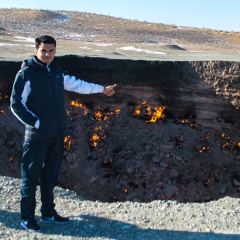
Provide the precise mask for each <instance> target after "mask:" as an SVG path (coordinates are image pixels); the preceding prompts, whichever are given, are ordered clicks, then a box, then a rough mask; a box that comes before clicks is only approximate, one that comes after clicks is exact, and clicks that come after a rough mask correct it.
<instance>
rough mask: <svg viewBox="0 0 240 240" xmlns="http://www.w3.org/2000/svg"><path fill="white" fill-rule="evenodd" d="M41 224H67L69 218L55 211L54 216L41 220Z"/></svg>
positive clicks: (43, 217) (44, 217)
mask: <svg viewBox="0 0 240 240" xmlns="http://www.w3.org/2000/svg"><path fill="white" fill-rule="evenodd" d="M40 221H41V222H45V223H57V224H66V223H69V218H65V217H61V216H60V215H58V213H57V212H56V211H55V210H54V212H53V215H52V216H44V215H42V217H41V218H40Z"/></svg>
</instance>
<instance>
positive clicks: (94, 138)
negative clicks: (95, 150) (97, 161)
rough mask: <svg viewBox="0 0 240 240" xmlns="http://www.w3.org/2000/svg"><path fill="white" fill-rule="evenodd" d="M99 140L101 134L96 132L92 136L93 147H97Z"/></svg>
mask: <svg viewBox="0 0 240 240" xmlns="http://www.w3.org/2000/svg"><path fill="white" fill-rule="evenodd" d="M98 140H99V136H98V135H97V134H96V133H94V134H93V136H92V137H91V141H92V145H93V147H97V141H98Z"/></svg>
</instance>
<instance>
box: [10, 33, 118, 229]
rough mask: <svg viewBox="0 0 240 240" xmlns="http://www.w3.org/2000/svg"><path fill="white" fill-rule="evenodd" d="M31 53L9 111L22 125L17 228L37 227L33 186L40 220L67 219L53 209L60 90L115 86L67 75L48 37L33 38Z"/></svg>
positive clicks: (62, 119)
mask: <svg viewBox="0 0 240 240" xmlns="http://www.w3.org/2000/svg"><path fill="white" fill-rule="evenodd" d="M35 43H36V49H35V56H34V57H33V58H30V59H28V60H25V61H24V62H23V64H22V67H21V69H20V70H19V72H18V73H17V75H16V78H15V81H14V84H13V89H12V95H11V100H10V102H11V110H12V112H13V113H14V115H15V116H16V117H17V118H18V119H19V120H20V121H21V122H22V123H23V124H24V125H25V136H24V144H23V155H22V160H21V174H22V188H21V226H22V227H23V228H24V229H26V230H29V231H39V230H40V226H39V225H38V224H37V222H36V220H35V207H36V198H35V193H36V187H37V184H38V182H39V184H40V191H41V202H42V206H41V213H42V216H41V218H40V221H41V222H49V223H58V224H65V223H68V222H69V218H66V217H61V216H60V215H59V214H58V213H57V212H56V210H55V204H54V196H53V189H54V186H55V185H56V182H57V179H58V175H59V172H60V166H61V162H62V156H63V150H64V141H63V140H64V137H65V136H66V133H67V121H68V118H67V114H66V109H65V102H64V90H69V91H74V92H77V93H81V94H91V93H103V94H106V95H107V96H112V95H113V94H114V93H115V91H114V88H115V87H116V84H114V85H111V86H108V87H103V86H101V85H98V84H93V83H88V82H85V81H82V80H80V79H76V78H75V77H74V76H69V75H68V74H67V73H65V72H64V71H63V70H62V69H61V68H60V67H58V66H57V65H56V64H55V62H54V61H53V60H54V57H55V53H56V40H55V39H54V38H53V37H51V36H47V35H44V36H40V37H38V38H36V39H35Z"/></svg>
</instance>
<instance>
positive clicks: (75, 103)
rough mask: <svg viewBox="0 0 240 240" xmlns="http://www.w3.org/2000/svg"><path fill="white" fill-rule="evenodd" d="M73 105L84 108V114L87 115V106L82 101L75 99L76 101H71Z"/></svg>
mask: <svg viewBox="0 0 240 240" xmlns="http://www.w3.org/2000/svg"><path fill="white" fill-rule="evenodd" d="M71 105H72V106H74V107H79V108H82V109H83V110H84V115H87V108H86V106H85V105H83V104H82V103H78V101H76V100H75V101H71Z"/></svg>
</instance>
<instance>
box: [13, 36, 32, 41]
mask: <svg viewBox="0 0 240 240" xmlns="http://www.w3.org/2000/svg"><path fill="white" fill-rule="evenodd" d="M14 37H15V38H18V39H19V40H15V41H17V42H23V41H25V42H35V39H34V38H26V37H20V36H14Z"/></svg>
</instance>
